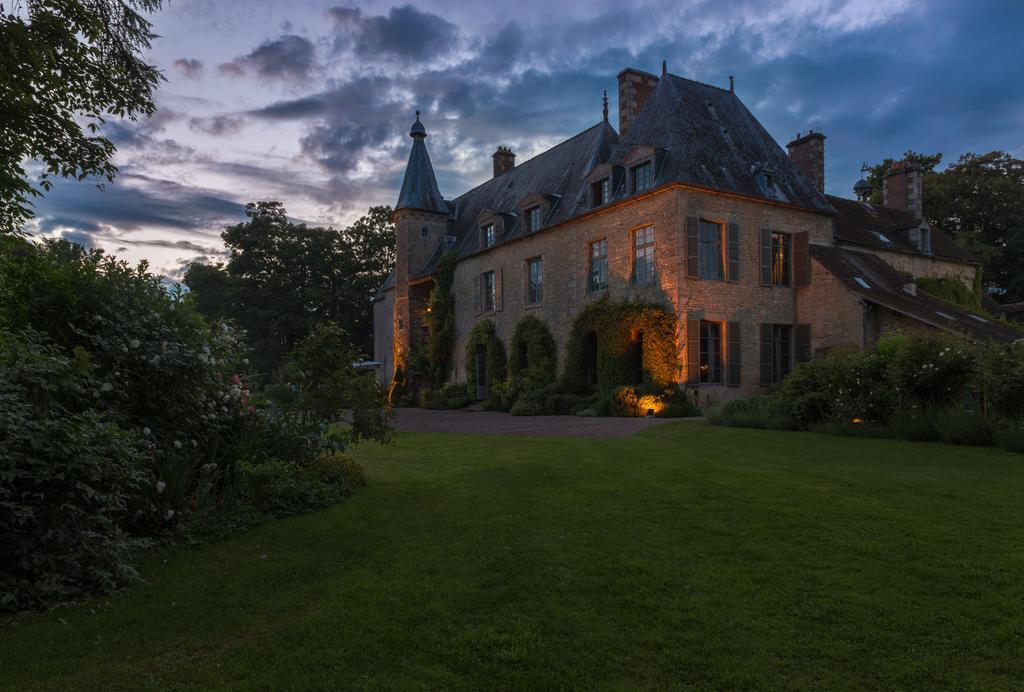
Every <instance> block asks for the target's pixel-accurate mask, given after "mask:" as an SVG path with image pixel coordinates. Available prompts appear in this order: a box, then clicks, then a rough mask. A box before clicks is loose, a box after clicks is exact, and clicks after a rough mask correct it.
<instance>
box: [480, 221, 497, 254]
mask: <svg viewBox="0 0 1024 692" xmlns="http://www.w3.org/2000/svg"><path fill="white" fill-rule="evenodd" d="M492 245H494V224H493V223H489V224H487V225H486V226H484V227H483V228H481V229H480V246H481V247H483V248H489V247H491V246H492Z"/></svg>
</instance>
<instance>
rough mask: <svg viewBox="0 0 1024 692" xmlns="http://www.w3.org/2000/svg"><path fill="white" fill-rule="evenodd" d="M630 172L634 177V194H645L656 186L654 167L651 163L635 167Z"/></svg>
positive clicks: (647, 162)
mask: <svg viewBox="0 0 1024 692" xmlns="http://www.w3.org/2000/svg"><path fill="white" fill-rule="evenodd" d="M629 172H630V176H631V177H632V181H631V182H632V183H633V192H644V191H645V190H650V189H651V186H653V185H654V166H652V165H651V162H650V161H646V162H644V163H641V164H640V165H639V166H634V167H633V168H632V169H631V170H630V171H629Z"/></svg>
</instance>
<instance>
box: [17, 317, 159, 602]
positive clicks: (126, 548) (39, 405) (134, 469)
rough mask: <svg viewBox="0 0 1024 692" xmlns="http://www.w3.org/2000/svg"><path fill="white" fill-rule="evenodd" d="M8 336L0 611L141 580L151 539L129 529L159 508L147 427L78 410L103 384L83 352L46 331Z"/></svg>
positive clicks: (108, 588)
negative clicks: (69, 350)
mask: <svg viewBox="0 0 1024 692" xmlns="http://www.w3.org/2000/svg"><path fill="white" fill-rule="evenodd" d="M0 344H2V346H3V348H0V610H7V609H12V610H13V609H19V608H25V607H32V606H38V605H44V604H47V603H50V602H52V601H55V600H60V599H66V598H72V597H75V596H78V595H80V594H82V593H86V592H89V591H109V590H112V589H114V588H116V587H118V586H121V585H123V584H125V583H127V582H129V581H132V580H134V579H136V578H137V577H138V575H137V573H136V571H135V568H134V566H133V561H132V558H133V557H134V554H135V552H136V551H138V550H139V549H141V548H143V547H145V546H146V541H144V540H140V539H138V538H133V537H131V536H130V535H129V534H128V532H127V529H128V528H129V527H130V526H131V524H132V523H133V522H135V521H137V520H138V519H140V518H144V517H145V516H146V515H151V514H153V512H154V508H153V507H152V506H151V505H150V504H148V503H146V502H145V501H144V498H146V497H147V496H148V495H149V494H150V493H149V490H150V489H152V487H153V483H152V480H151V475H150V473H149V472H148V471H147V468H148V466H149V463H148V458H147V455H146V451H145V449H144V446H143V444H142V442H141V440H140V439H139V436H138V435H136V434H132V433H128V432H125V431H123V430H121V429H120V428H118V426H117V425H116V424H114V423H111V422H109V421H106V420H104V418H103V417H102V416H101V415H100V414H98V413H97V412H95V411H91V410H85V411H75V408H77V407H78V406H79V405H80V403H81V400H82V398H83V396H84V397H87V398H91V397H90V396H89V395H90V393H91V392H94V391H96V387H97V386H98V383H97V382H96V381H94V380H93V379H92V378H91V377H90V376H89V373H88V368H87V366H86V365H84V364H83V363H82V362H81V361H79V362H78V363H75V362H74V361H72V360H71V359H69V358H66V357H64V356H62V355H60V353H59V352H58V351H57V349H55V348H54V347H52V346H46V345H43V344H41V343H39V337H38V335H32V334H29V335H25V336H23V335H14V334H11V333H10V332H0ZM156 492H159V491H158V490H157V491H156Z"/></svg>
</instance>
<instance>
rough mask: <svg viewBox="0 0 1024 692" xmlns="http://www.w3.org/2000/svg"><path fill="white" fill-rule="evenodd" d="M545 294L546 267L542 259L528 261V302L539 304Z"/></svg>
mask: <svg viewBox="0 0 1024 692" xmlns="http://www.w3.org/2000/svg"><path fill="white" fill-rule="evenodd" d="M543 292H544V265H543V264H542V263H541V259H540V257H535V258H534V259H532V260H527V261H526V302H527V303H530V304H534V303H539V302H540V299H541V296H542V295H543Z"/></svg>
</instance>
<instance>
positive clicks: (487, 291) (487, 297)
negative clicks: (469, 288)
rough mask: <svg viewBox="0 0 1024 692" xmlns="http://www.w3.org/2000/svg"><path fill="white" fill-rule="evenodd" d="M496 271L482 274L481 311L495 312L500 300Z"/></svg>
mask: <svg viewBox="0 0 1024 692" xmlns="http://www.w3.org/2000/svg"><path fill="white" fill-rule="evenodd" d="M495 286H496V284H495V281H494V272H484V273H483V274H481V275H480V293H481V298H480V310H481V312H493V311H494V309H495V307H496V306H497V302H498V295H497V289H496V287H495Z"/></svg>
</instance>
